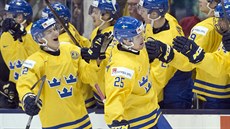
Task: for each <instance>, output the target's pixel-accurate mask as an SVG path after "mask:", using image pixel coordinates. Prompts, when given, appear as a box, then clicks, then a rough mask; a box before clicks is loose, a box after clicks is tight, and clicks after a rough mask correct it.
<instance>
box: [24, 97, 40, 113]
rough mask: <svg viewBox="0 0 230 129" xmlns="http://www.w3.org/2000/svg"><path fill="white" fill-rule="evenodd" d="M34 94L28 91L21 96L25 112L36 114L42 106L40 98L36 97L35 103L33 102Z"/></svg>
mask: <svg viewBox="0 0 230 129" xmlns="http://www.w3.org/2000/svg"><path fill="white" fill-rule="evenodd" d="M36 97H37V96H36V95H35V94H32V93H28V94H26V95H25V96H24V98H23V107H24V110H25V113H26V114H28V115H30V116H34V115H37V114H38V113H39V111H40V107H41V106H42V101H41V99H38V101H37V103H35V100H36Z"/></svg>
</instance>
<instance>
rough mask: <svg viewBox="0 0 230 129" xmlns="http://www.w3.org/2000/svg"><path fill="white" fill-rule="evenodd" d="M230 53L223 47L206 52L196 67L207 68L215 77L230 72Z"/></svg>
mask: <svg viewBox="0 0 230 129" xmlns="http://www.w3.org/2000/svg"><path fill="white" fill-rule="evenodd" d="M229 59H230V53H229V52H226V51H224V50H223V49H221V51H216V52H214V53H205V57H204V59H203V60H202V61H201V62H200V63H198V64H196V67H197V68H199V69H202V70H205V71H206V72H207V73H209V74H211V75H212V76H214V77H219V76H220V75H224V74H229V73H230V67H229V65H230V60H229Z"/></svg>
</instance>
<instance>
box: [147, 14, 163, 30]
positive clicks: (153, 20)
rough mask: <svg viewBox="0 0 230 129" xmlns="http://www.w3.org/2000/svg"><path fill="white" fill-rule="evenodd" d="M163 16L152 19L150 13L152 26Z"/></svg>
mask: <svg viewBox="0 0 230 129" xmlns="http://www.w3.org/2000/svg"><path fill="white" fill-rule="evenodd" d="M160 18H161V16H159V17H157V18H155V19H152V18H150V14H148V19H149V20H150V21H151V26H152V27H153V25H154V22H155V21H157V20H159V19H160Z"/></svg>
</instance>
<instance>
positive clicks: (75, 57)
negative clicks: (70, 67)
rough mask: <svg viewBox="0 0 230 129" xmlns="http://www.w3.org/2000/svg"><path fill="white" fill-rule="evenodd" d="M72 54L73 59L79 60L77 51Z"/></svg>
mask: <svg viewBox="0 0 230 129" xmlns="http://www.w3.org/2000/svg"><path fill="white" fill-rule="evenodd" d="M70 54H71V57H72V58H73V59H77V58H78V57H79V54H78V52H77V51H71V52H70Z"/></svg>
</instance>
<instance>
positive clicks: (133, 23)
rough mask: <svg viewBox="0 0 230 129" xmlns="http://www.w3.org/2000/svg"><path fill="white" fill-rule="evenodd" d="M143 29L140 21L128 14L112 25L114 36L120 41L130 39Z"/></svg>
mask: <svg viewBox="0 0 230 129" xmlns="http://www.w3.org/2000/svg"><path fill="white" fill-rule="evenodd" d="M143 30H144V27H143V24H142V22H140V21H139V20H137V19H136V18H133V17H130V16H124V17H121V18H119V19H118V20H117V22H116V23H115V25H114V32H113V33H114V37H115V38H116V39H117V40H118V41H119V42H120V43H122V42H123V40H124V39H128V40H132V39H133V37H135V36H137V35H139V34H140V33H141V32H142V31H143Z"/></svg>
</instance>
